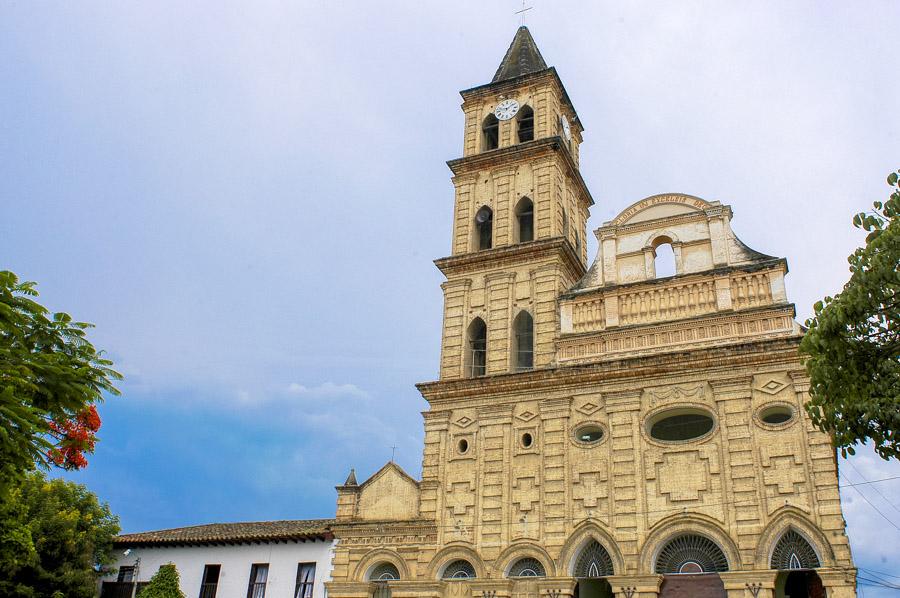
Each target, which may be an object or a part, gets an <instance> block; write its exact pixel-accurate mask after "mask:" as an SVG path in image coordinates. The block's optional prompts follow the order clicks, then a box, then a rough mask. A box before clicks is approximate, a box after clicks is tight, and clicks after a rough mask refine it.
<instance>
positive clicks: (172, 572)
mask: <svg viewBox="0 0 900 598" xmlns="http://www.w3.org/2000/svg"><path fill="white" fill-rule="evenodd" d="M178 586H179V578H178V569H177V568H176V567H175V564H174V563H169V564H167V565H163V566H162V567H160V568H159V571H157V572H156V574H155V575H154V576H153V577H152V578H151V579H150V583H149V584H148V585H147V587H145V588H144V590H143V591H142V592H141V594H140V598H185V596H184V592H182V591H181V589H180V588H179V587H178Z"/></svg>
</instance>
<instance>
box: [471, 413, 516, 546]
mask: <svg viewBox="0 0 900 598" xmlns="http://www.w3.org/2000/svg"><path fill="white" fill-rule="evenodd" d="M512 414H513V406H512V405H511V404H506V405H490V406H487V407H482V408H480V409H478V415H477V419H478V433H479V436H480V438H481V455H482V457H481V458H482V468H481V479H480V480H479V484H477V485H476V488H478V490H479V491H480V492H481V496H480V497H479V498H478V500H477V504H478V506H479V511H478V512H477V513H476V521H477V522H479V523H480V525H479V526H478V527H477V528H476V534H475V536H476V538H477V542H478V546H479V548H480V552H481V557H482V558H483V559H484V560H485V561H486V562H490V561H493V560H494V559H496V558H497V556H498V555H499V554H500V548H501V547H502V546H504V545H506V544H508V543H509V526H508V525H506V524H505V523H504V522H505V521H506V520H508V511H509V506H508V505H509V496H510V492H509V487H508V486H509V479H508V477H509V476H508V474H506V472H508V471H509V444H510V442H511V441H510V438H509V426H510V422H511V421H512Z"/></svg>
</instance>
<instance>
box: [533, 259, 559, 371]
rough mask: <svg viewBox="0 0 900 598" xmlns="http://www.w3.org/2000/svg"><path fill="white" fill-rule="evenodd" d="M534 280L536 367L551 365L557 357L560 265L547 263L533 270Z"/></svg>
mask: <svg viewBox="0 0 900 598" xmlns="http://www.w3.org/2000/svg"><path fill="white" fill-rule="evenodd" d="M532 276H533V280H534V297H533V301H534V314H533V315H534V367H535V368H542V367H546V366H548V365H550V363H551V362H552V361H553V360H554V358H555V357H556V342H555V341H556V338H557V331H558V330H559V324H558V322H559V319H558V318H559V312H558V311H557V298H558V297H559V292H560V290H561V289H560V288H559V287H560V274H559V267H558V266H556V265H553V264H551V265H547V266H542V267H540V268H537V269H536V270H534V271H533V274H532Z"/></svg>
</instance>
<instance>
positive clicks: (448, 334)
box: [441, 279, 472, 380]
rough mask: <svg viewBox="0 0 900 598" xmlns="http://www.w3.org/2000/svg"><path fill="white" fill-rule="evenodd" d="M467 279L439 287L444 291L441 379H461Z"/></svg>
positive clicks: (469, 284)
mask: <svg viewBox="0 0 900 598" xmlns="http://www.w3.org/2000/svg"><path fill="white" fill-rule="evenodd" d="M471 286H472V281H471V280H469V279H465V280H455V281H453V282H450V281H447V282H445V283H444V284H442V285H441V289H443V291H444V329H443V338H442V339H441V379H442V380H447V379H454V378H462V377H463V355H464V354H465V342H466V338H465V337H466V327H467V326H468V325H469V323H468V322H467V321H466V315H467V312H468V305H469V290H470V288H471Z"/></svg>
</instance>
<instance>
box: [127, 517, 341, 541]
mask: <svg viewBox="0 0 900 598" xmlns="http://www.w3.org/2000/svg"><path fill="white" fill-rule="evenodd" d="M333 523H334V519H298V520H288V521H248V522H243V523H210V524H207V525H192V526H190V527H176V528H174V529H162V530H158V531H152V532H139V533H136V534H122V535H120V536H117V537H116V539H115V545H116V546H126V545H129V546H135V545H160V546H162V545H174V544H233V543H241V542H274V541H282V540H303V541H306V540H328V539H331V537H332V535H331V525H332V524H333Z"/></svg>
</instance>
